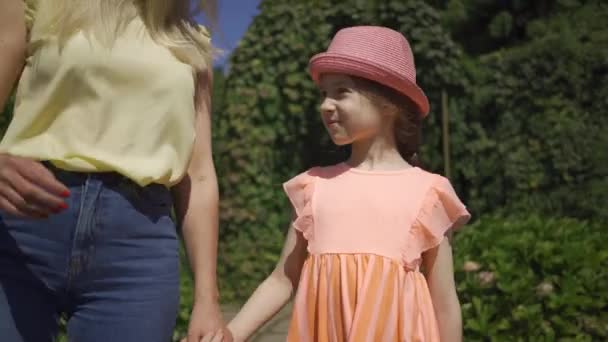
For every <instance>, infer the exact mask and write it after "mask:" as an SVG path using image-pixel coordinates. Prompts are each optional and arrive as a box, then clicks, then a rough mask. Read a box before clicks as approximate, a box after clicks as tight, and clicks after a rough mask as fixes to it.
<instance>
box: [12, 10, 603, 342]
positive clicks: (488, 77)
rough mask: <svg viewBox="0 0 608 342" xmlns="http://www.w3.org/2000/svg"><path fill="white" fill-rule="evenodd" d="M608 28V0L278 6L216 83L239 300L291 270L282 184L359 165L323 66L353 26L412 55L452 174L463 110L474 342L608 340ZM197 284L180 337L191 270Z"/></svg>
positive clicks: (227, 253) (462, 256) (463, 253)
mask: <svg viewBox="0 0 608 342" xmlns="http://www.w3.org/2000/svg"><path fill="white" fill-rule="evenodd" d="M606 18H608V6H607V5H606V4H605V3H604V2H602V1H599V0H595V1H594V0H538V1H523V0H509V1H505V0H501V1H493V0H428V1H422V0H408V1H402V0H385V1H380V0H368V1H363V0H345V1H341V2H339V3H331V2H329V1H315V0H300V1H287V0H263V1H262V2H261V5H260V14H259V15H258V16H257V17H256V18H255V19H254V21H253V23H252V25H251V26H250V28H249V30H248V32H247V33H246V34H245V36H244V37H243V39H242V41H241V43H240V45H239V46H238V48H237V49H236V50H235V52H234V53H233V55H232V56H231V59H230V70H229V72H228V73H226V74H224V73H223V72H221V71H220V70H218V71H216V73H215V74H216V75H215V85H214V95H213V100H214V119H213V120H214V133H213V134H214V152H215V161H216V165H217V170H218V175H219V181H220V188H221V193H222V201H221V237H220V260H219V269H218V271H219V275H220V286H221V294H222V299H223V301H224V302H239V301H242V300H243V299H244V298H246V296H247V295H249V294H250V293H251V292H252V291H253V289H254V288H255V286H256V285H257V284H258V283H259V282H260V281H261V280H262V279H263V278H264V277H265V276H266V275H267V274H268V273H269V271H270V270H271V269H272V267H273V265H274V262H275V261H276V260H277V258H278V254H279V251H280V248H281V244H282V240H283V235H284V231H285V228H286V226H287V223H288V218H289V206H288V203H287V201H286V198H285V196H284V194H283V193H282V188H281V184H282V183H283V182H284V181H286V180H287V179H289V178H290V177H293V176H294V175H296V174H297V173H299V172H302V171H304V170H305V169H307V168H308V167H310V166H313V165H326V164H331V163H335V162H337V161H339V160H341V159H343V158H344V157H345V156H346V155H347V153H348V150H347V149H338V148H335V147H333V146H332V145H331V144H330V141H329V140H328V138H327V137H326V135H325V132H324V129H323V127H322V125H321V123H320V121H319V119H318V114H317V112H318V111H317V107H318V95H317V91H316V90H315V88H314V86H313V84H312V82H311V81H310V79H309V77H308V75H307V72H306V70H307V62H308V60H309V58H310V57H311V56H312V55H313V54H315V53H317V52H319V51H322V50H324V49H325V48H326V46H327V44H328V43H329V40H330V38H331V36H332V35H333V34H334V33H335V32H336V31H337V30H339V29H340V28H342V27H345V26H350V25H363V24H371V25H385V26H389V27H391V28H394V29H396V30H399V31H401V32H403V33H404V34H405V35H406V36H407V37H408V39H409V40H410V42H411V43H412V46H413V49H414V54H415V57H416V64H417V68H418V81H419V83H420V84H421V86H422V88H423V89H425V90H426V92H427V94H428V96H429V99H430V101H431V107H432V112H431V114H430V115H429V117H428V120H426V122H425V127H424V132H425V137H424V146H423V150H422V153H421V156H422V160H423V163H424V164H425V167H426V168H427V169H429V170H431V171H434V172H439V173H442V172H443V170H444V159H443V155H442V144H443V138H444V137H442V134H441V124H442V122H441V101H440V94H441V92H442V91H445V92H446V93H447V94H448V97H449V101H448V109H449V113H450V119H449V120H450V121H449V128H450V139H449V143H450V146H451V160H452V163H451V181H452V182H453V184H454V185H455V187H456V189H457V191H458V193H459V195H460V196H461V197H462V199H463V201H464V202H465V203H467V205H468V206H469V208H470V210H471V212H472V213H473V215H474V217H475V222H474V223H473V224H472V225H471V226H470V227H468V228H467V229H465V230H463V232H462V233H458V234H457V235H456V239H455V247H454V251H455V262H456V278H457V280H458V284H459V285H458V286H459V295H460V298H461V303H462V307H463V315H464V322H465V337H466V339H467V340H471V341H474V340H484V341H485V340H488V339H489V340H522V341H523V340H547V341H553V340H564V341H566V340H568V341H569V340H577V341H578V340H581V341H591V340H606V339H608V316H607V315H606V314H605V312H608V299H607V296H606V291H605V288H606V286H607V285H608V280H607V278H608V271H607V270H608V256H607V253H606V251H605V248H603V247H604V246H603V243H604V241H606V238H607V237H608V236H607V235H606V223H607V222H608V214H606V210H605V207H606V203H608V198H607V195H606V194H607V193H608V170H607V168H608V160H607V158H608V153H607V151H608V138H607V134H606V132H608V127H607V126H608V116H607V114H606V109H607V108H608V106H607V105H608V76H607V75H608V27H607V26H606ZM10 109H11V105H10V104H9V105H7V106H6V108H5V110H4V112H3V113H2V117H1V118H0V126H1V127H2V130H3V129H4V127H5V126H6V124H7V123H8V120H9V119H10V115H11V114H10ZM185 266H186V265H185ZM182 285H183V286H182V294H183V296H182V297H183V302H182V309H181V311H180V316H179V319H178V326H177V329H176V336H178V335H179V334H180V333H183V332H184V331H185V329H186V324H187V318H188V315H189V310H190V306H191V295H192V286H191V285H192V284H191V281H190V278H189V276H188V270H187V267H184V269H183V276H182Z"/></svg>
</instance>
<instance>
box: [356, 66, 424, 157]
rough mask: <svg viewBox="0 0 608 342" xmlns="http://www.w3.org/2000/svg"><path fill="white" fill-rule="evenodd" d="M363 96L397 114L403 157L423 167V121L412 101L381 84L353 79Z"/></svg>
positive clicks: (398, 146)
mask: <svg viewBox="0 0 608 342" xmlns="http://www.w3.org/2000/svg"><path fill="white" fill-rule="evenodd" d="M353 79H354V80H355V83H356V84H357V86H358V87H359V88H360V90H361V92H362V93H363V95H365V96H367V97H368V98H369V99H370V100H371V101H372V103H373V104H375V105H377V106H379V107H381V108H386V109H387V110H389V111H391V112H394V113H396V116H395V121H394V134H395V143H396V144H397V150H398V151H399V154H401V157H403V159H405V160H406V161H407V162H408V163H409V164H411V165H413V166H421V165H420V160H419V158H418V154H419V153H418V149H419V148H420V144H421V143H422V119H421V116H420V112H419V110H418V109H417V107H416V105H415V104H414V102H412V100H410V99H409V98H408V97H407V96H405V95H403V94H401V93H399V92H397V91H396V90H394V89H392V88H390V87H387V86H385V85H382V84H380V83H377V82H374V81H371V80H368V79H364V78H360V77H353Z"/></svg>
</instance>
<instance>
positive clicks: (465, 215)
mask: <svg viewBox="0 0 608 342" xmlns="http://www.w3.org/2000/svg"><path fill="white" fill-rule="evenodd" d="M470 218H471V214H469V212H468V211H467V209H466V207H465V205H464V204H463V203H462V202H461V201H460V199H459V198H458V196H457V195H456V192H455V191H454V188H453V187H452V185H451V184H450V182H449V181H448V180H447V179H446V178H444V177H440V176H438V179H437V180H436V181H435V182H434V183H433V184H432V185H431V187H430V189H429V190H428V192H427V194H426V196H425V198H424V199H423V201H422V205H421V207H420V211H419V212H418V215H417V217H416V219H415V220H414V223H413V225H412V227H411V229H410V232H409V233H410V236H408V243H407V246H408V247H407V248H406V249H405V251H404V253H403V259H404V263H405V264H406V265H407V266H409V267H410V268H412V269H415V268H416V267H417V266H418V265H419V263H420V259H421V256H422V253H424V252H425V251H427V250H429V249H431V248H434V247H436V246H438V245H439V244H440V243H441V241H443V238H444V236H445V235H446V234H447V233H448V231H450V230H452V231H453V230H457V229H459V228H460V227H462V226H463V225H464V224H466V223H467V222H468V221H469V219H470Z"/></svg>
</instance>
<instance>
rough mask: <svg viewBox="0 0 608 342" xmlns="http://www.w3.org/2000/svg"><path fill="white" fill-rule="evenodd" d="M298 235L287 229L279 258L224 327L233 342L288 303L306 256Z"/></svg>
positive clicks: (303, 241)
mask: <svg viewBox="0 0 608 342" xmlns="http://www.w3.org/2000/svg"><path fill="white" fill-rule="evenodd" d="M306 246H307V242H306V239H304V237H303V236H302V234H301V233H300V232H298V231H296V229H295V228H294V227H293V225H291V226H290V228H289V231H288V233H287V238H286V240H285V245H284V246H283V251H282V252H281V257H280V259H279V261H278V263H277V265H276V267H275V269H274V271H272V273H271V274H270V276H268V278H266V280H264V281H263V282H262V283H261V284H260V285H259V286H258V288H257V289H256V290H255V292H254V293H253V295H251V297H250V298H249V300H248V301H247V302H246V303H245V305H244V306H243V308H242V309H241V311H240V312H239V313H238V314H237V315H236V317H235V318H234V319H233V320H232V321H231V322H230V323H229V324H228V328H229V329H230V330H231V331H232V334H233V336H234V339H235V341H245V340H247V338H249V337H250V336H251V335H252V334H253V333H254V332H255V331H256V330H258V329H259V328H260V327H261V326H262V325H263V324H264V323H265V322H266V321H268V320H269V319H271V318H272V317H273V316H274V315H275V314H276V313H277V312H279V310H281V309H282V308H283V307H284V306H285V304H287V302H288V301H289V299H290V298H291V297H292V295H293V294H294V293H295V290H296V289H297V286H298V282H299V279H300V272H301V271H302V265H303V264H304V261H305V260H306V256H307V254H308V252H307V250H306Z"/></svg>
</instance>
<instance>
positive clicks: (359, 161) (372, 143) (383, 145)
mask: <svg viewBox="0 0 608 342" xmlns="http://www.w3.org/2000/svg"><path fill="white" fill-rule="evenodd" d="M346 164H348V165H350V166H351V167H356V168H361V169H365V170H400V169H403V168H407V167H411V165H410V164H408V163H407V162H406V161H405V160H404V159H403V157H401V154H399V150H398V149H397V145H396V144H395V141H394V139H392V140H391V139H386V138H383V137H373V138H370V139H365V140H359V141H355V142H353V143H352V148H351V155H350V157H349V158H348V160H347V161H346Z"/></svg>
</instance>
